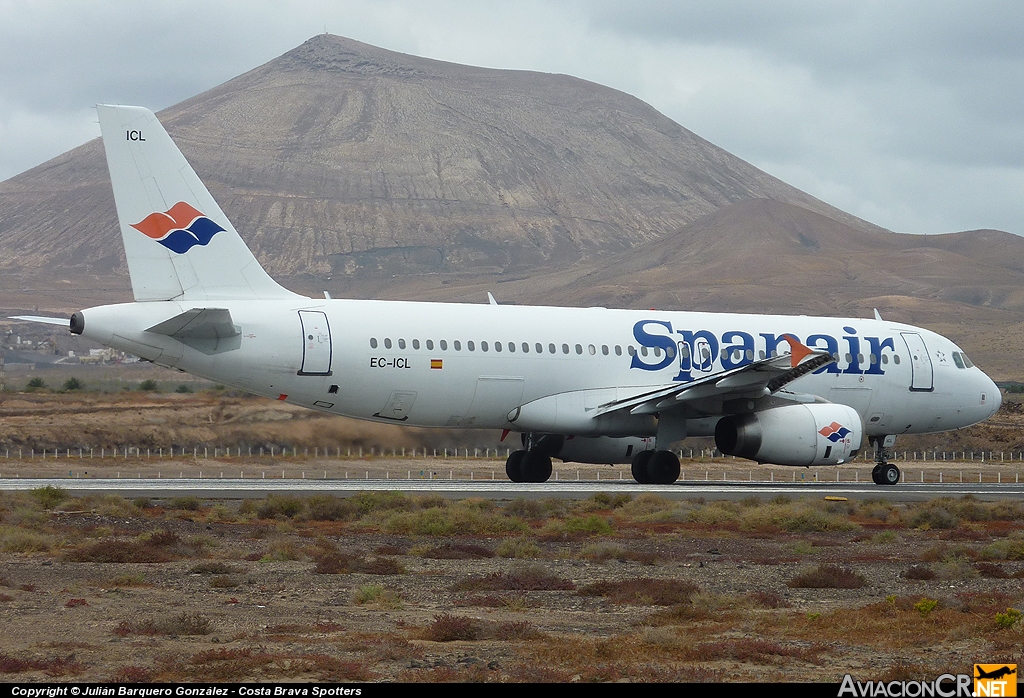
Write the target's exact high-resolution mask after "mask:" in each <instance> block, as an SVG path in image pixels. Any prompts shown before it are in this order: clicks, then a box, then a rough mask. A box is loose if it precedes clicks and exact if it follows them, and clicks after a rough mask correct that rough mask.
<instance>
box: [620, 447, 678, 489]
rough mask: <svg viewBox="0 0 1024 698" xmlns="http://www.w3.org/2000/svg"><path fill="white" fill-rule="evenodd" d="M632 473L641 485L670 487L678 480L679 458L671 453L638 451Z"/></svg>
mask: <svg viewBox="0 0 1024 698" xmlns="http://www.w3.org/2000/svg"><path fill="white" fill-rule="evenodd" d="M632 471H633V479H634V480H636V481H637V482H639V483H640V484H641V485H671V484H672V483H673V482H675V481H676V480H678V479H679V458H678V457H677V456H676V454H674V453H672V451H640V453H638V454H636V455H635V456H633V468H632Z"/></svg>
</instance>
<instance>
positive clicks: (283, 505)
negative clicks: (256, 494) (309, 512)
mask: <svg viewBox="0 0 1024 698" xmlns="http://www.w3.org/2000/svg"><path fill="white" fill-rule="evenodd" d="M302 510H303V503H302V500H301V499H300V498H298V497H293V496H291V495H275V494H272V495H270V496H269V497H267V498H266V500H264V502H263V504H262V505H260V507H259V508H258V509H257V510H256V516H257V517H258V518H261V519H276V518H278V517H283V518H286V519H293V518H295V517H296V516H298V515H299V514H301V513H302Z"/></svg>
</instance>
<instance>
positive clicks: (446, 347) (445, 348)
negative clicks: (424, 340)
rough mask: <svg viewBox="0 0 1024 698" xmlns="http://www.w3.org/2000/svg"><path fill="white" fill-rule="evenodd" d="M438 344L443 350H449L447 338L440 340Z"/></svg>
mask: <svg viewBox="0 0 1024 698" xmlns="http://www.w3.org/2000/svg"><path fill="white" fill-rule="evenodd" d="M438 346H440V347H441V351H448V342H447V340H444V339H442V340H441V341H440V342H438Z"/></svg>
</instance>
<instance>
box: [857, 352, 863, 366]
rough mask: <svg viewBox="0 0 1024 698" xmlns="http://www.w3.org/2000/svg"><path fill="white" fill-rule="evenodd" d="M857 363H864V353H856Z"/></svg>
mask: <svg viewBox="0 0 1024 698" xmlns="http://www.w3.org/2000/svg"><path fill="white" fill-rule="evenodd" d="M857 363H859V364H862V363H864V355H863V354H857Z"/></svg>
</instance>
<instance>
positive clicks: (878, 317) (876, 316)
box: [875, 308, 882, 320]
mask: <svg viewBox="0 0 1024 698" xmlns="http://www.w3.org/2000/svg"><path fill="white" fill-rule="evenodd" d="M875 319H876V320H881V319H882V314H881V313H879V312H878V308H875Z"/></svg>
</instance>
